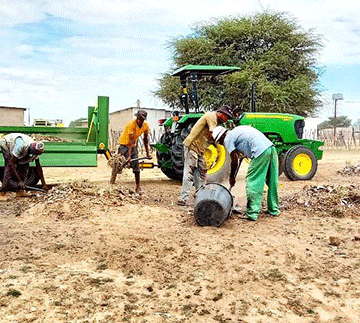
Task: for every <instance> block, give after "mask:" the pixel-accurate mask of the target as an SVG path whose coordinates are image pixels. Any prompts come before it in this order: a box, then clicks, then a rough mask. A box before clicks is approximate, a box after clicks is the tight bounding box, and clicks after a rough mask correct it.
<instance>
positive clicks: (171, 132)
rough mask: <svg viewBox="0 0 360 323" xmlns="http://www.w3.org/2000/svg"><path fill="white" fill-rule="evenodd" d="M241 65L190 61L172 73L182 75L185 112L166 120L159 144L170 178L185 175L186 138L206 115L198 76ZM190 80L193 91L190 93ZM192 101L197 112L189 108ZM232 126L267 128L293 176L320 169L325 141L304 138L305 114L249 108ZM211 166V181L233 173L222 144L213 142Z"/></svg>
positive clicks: (160, 158)
mask: <svg viewBox="0 0 360 323" xmlns="http://www.w3.org/2000/svg"><path fill="white" fill-rule="evenodd" d="M239 70H240V68H238V67H228V66H207V65H186V66H184V67H182V68H180V69H178V70H176V71H175V72H174V73H173V74H172V76H174V77H180V83H181V87H182V92H181V97H180V99H181V103H182V105H183V106H184V109H185V114H184V115H182V116H180V115H176V114H174V115H173V117H172V118H169V119H167V120H166V121H164V122H163V123H162V125H163V127H164V132H163V134H162V136H161V138H160V140H159V142H158V143H157V144H155V148H156V149H157V153H156V156H157V161H158V166H159V167H160V169H161V171H162V172H163V173H164V174H165V175H166V176H167V177H169V178H171V179H174V180H181V179H182V175H183V166H184V161H183V141H184V139H185V138H186V136H187V135H188V134H189V133H190V131H191V128H192V127H193V125H194V124H195V123H196V121H197V120H198V119H199V118H201V116H202V115H203V113H202V112H199V106H198V98H197V83H198V80H199V79H201V78H202V77H206V76H217V75H225V74H228V73H233V72H236V71H239ZM188 80H190V82H191V83H192V92H191V93H190V94H188V92H187V83H188ZM189 101H191V103H192V106H193V107H194V109H193V110H194V112H192V113H190V111H189ZM228 123H229V125H228V126H230V127H231V126H238V125H249V126H252V127H254V128H256V129H258V130H260V131H261V132H263V133H264V134H265V135H266V136H267V137H268V138H269V139H270V140H271V141H272V142H273V143H274V145H275V147H276V150H277V152H278V155H279V174H281V173H283V172H284V173H285V175H286V177H287V178H288V179H290V180H293V181H295V180H310V179H311V178H312V177H313V176H314V175H315V173H316V170H317V163H318V160H320V159H321V158H322V154H323V151H322V150H320V149H319V147H320V146H322V145H324V143H323V142H321V141H316V140H308V139H302V136H303V129H304V126H305V121H304V118H303V117H301V116H298V115H293V114H285V113H262V112H249V113H248V112H247V113H243V114H242V115H241V116H239V117H238V118H235V119H233V120H231V121H230V122H228ZM204 155H205V160H206V164H207V168H208V173H207V175H208V179H207V180H208V182H221V181H223V180H225V179H226V178H227V177H228V176H229V170H230V158H229V154H228V153H227V152H226V150H225V148H224V147H223V146H222V145H218V144H217V145H215V144H212V145H210V146H209V147H208V148H207V150H206V151H205V153H204Z"/></svg>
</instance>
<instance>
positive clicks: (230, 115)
mask: <svg viewBox="0 0 360 323" xmlns="http://www.w3.org/2000/svg"><path fill="white" fill-rule="evenodd" d="M217 111H218V112H221V113H223V114H225V115H226V116H227V117H228V118H229V119H231V118H233V116H234V115H233V112H232V110H231V109H230V107H228V106H227V105H224V106H222V107H221V108H220V109H218V110H217Z"/></svg>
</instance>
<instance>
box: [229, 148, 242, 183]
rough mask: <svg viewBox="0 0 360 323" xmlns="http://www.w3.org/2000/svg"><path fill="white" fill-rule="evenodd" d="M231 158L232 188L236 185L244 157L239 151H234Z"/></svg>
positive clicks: (230, 180) (230, 179)
mask: <svg viewBox="0 0 360 323" xmlns="http://www.w3.org/2000/svg"><path fill="white" fill-rule="evenodd" d="M230 158H231V170H230V178H229V184H230V187H233V186H234V185H235V183H236V175H237V173H238V171H239V168H240V165H241V162H242V160H243V159H244V156H243V155H242V154H241V153H240V152H239V151H237V150H234V151H232V152H231V154H230Z"/></svg>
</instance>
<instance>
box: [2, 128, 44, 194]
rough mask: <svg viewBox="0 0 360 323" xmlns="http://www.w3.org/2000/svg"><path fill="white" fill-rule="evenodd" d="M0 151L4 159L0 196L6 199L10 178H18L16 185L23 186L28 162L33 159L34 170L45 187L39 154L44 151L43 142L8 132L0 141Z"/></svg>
mask: <svg viewBox="0 0 360 323" xmlns="http://www.w3.org/2000/svg"><path fill="white" fill-rule="evenodd" d="M0 147H1V151H2V154H3V157H4V161H5V167H4V177H3V180H2V187H1V194H0V198H1V199H2V200H6V192H7V191H8V190H9V181H10V179H11V178H16V179H17V180H18V187H19V188H20V189H21V190H23V189H24V188H25V180H26V178H27V175H28V171H29V163H30V162H33V161H35V165H36V171H37V174H38V176H39V177H40V180H41V183H42V187H43V189H47V186H46V183H45V178H44V174H43V171H42V167H41V165H40V160H39V156H40V155H41V154H42V153H43V152H44V144H43V143H42V142H41V141H34V140H33V139H32V138H31V137H29V136H27V135H25V134H21V133H10V134H8V135H6V136H4V137H3V138H2V140H1V141H0Z"/></svg>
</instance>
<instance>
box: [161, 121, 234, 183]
mask: <svg viewBox="0 0 360 323" xmlns="http://www.w3.org/2000/svg"><path fill="white" fill-rule="evenodd" d="M193 126H194V124H193V123H191V124H189V125H187V126H185V127H184V128H183V129H181V131H180V133H179V134H178V135H171V134H170V133H164V134H163V135H162V136H161V138H160V140H159V142H160V143H162V144H164V145H166V146H167V147H169V151H168V152H166V153H162V152H159V151H157V152H156V157H157V160H158V164H159V167H160V169H161V171H162V172H163V173H164V174H165V175H166V176H167V177H169V178H171V179H174V180H181V179H182V176H183V170H184V145H183V141H184V139H185V138H186V137H187V136H188V135H189V133H190V131H191V129H192V127H193ZM204 156H205V161H206V166H207V169H208V173H207V182H208V183H221V182H222V181H224V180H225V179H227V178H228V177H229V174H230V156H229V154H228V153H227V151H226V149H225V147H224V146H222V145H218V144H217V145H210V146H209V147H208V148H207V149H206V150H205V152H204Z"/></svg>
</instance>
